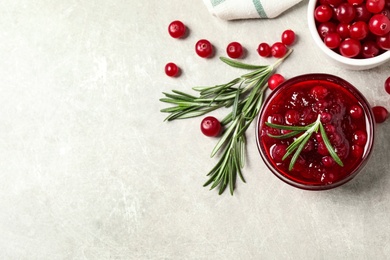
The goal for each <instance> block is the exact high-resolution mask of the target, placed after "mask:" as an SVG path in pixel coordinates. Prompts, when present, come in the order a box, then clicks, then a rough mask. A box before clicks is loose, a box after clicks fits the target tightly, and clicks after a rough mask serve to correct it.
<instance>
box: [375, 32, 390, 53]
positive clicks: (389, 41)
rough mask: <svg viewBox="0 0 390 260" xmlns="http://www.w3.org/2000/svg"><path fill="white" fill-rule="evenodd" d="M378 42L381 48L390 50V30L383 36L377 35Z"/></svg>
mask: <svg viewBox="0 0 390 260" xmlns="http://www.w3.org/2000/svg"><path fill="white" fill-rule="evenodd" d="M376 43H377V44H378V46H379V47H380V48H381V49H383V50H390V32H389V33H388V34H386V35H383V36H377V37H376Z"/></svg>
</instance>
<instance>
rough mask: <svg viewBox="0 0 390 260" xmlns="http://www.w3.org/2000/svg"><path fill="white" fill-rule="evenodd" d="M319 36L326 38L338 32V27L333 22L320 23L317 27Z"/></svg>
mask: <svg viewBox="0 0 390 260" xmlns="http://www.w3.org/2000/svg"><path fill="white" fill-rule="evenodd" d="M317 31H318V34H319V35H320V37H321V38H324V37H325V36H326V35H327V34H328V33H330V32H336V31H337V25H336V24H335V23H333V22H325V23H320V24H319V25H318V27H317Z"/></svg>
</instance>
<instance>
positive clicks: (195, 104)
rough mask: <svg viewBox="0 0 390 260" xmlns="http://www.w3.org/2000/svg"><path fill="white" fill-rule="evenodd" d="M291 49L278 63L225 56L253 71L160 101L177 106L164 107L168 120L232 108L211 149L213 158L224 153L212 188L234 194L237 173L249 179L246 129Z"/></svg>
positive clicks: (229, 62) (174, 93)
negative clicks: (260, 63)
mask: <svg viewBox="0 0 390 260" xmlns="http://www.w3.org/2000/svg"><path fill="white" fill-rule="evenodd" d="M291 52H292V49H291V50H289V51H288V52H287V54H286V55H285V56H284V57H283V58H281V59H278V60H277V61H276V62H275V63H274V64H272V65H265V66H257V65H250V64H245V63H242V62H238V61H235V60H231V59H228V58H224V57H221V58H220V59H221V61H223V62H224V63H226V64H227V65H229V66H232V67H235V68H239V69H246V70H250V72H248V73H246V74H243V75H241V76H240V77H238V78H235V79H233V80H231V81H229V82H228V83H225V84H221V85H215V86H206V87H194V88H193V90H194V91H196V92H198V94H199V95H197V96H194V95H190V94H187V93H184V92H181V91H177V90H172V93H163V94H164V95H165V98H161V99H160V101H162V102H165V103H169V104H173V105H174V106H172V107H168V108H164V109H162V110H161V112H165V113H169V115H168V117H167V118H166V119H165V120H167V121H171V120H175V119H185V118H191V117H197V116H201V115H204V114H207V113H209V112H211V111H214V110H216V109H219V108H221V107H231V108H232V111H231V112H230V113H229V114H227V115H226V116H225V118H224V119H223V120H222V121H221V124H222V125H223V126H224V127H225V131H224V132H223V134H222V135H221V137H220V140H219V142H218V143H217V144H216V146H215V147H214V149H213V151H212V152H211V157H214V156H215V155H216V154H221V157H220V159H219V161H218V162H217V164H216V165H215V166H214V167H213V168H212V169H211V171H210V172H209V173H208V174H207V176H209V179H208V181H207V182H206V183H205V184H204V186H208V185H210V184H211V188H210V189H214V188H216V187H218V188H219V194H222V193H223V192H224V191H225V189H226V187H227V186H229V190H230V193H231V194H232V195H233V192H234V188H235V183H236V179H237V175H239V177H240V179H241V180H242V181H243V182H245V179H244V177H243V175H242V171H241V169H242V168H243V167H244V165H245V143H246V137H245V132H246V130H247V129H248V127H249V126H250V124H251V123H252V121H253V119H254V118H255V117H256V115H257V114H258V112H259V111H260V108H261V105H262V103H263V97H264V95H263V94H264V91H265V89H266V88H267V80H268V78H269V77H270V76H271V75H272V73H273V72H274V70H275V69H276V68H277V67H278V66H279V64H280V63H282V62H283V60H284V59H285V58H287V57H288V56H289V55H290V53H291Z"/></svg>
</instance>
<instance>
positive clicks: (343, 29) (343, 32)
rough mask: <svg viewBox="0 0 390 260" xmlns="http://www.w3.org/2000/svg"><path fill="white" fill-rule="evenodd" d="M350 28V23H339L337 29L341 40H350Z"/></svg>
mask: <svg viewBox="0 0 390 260" xmlns="http://www.w3.org/2000/svg"><path fill="white" fill-rule="evenodd" d="M349 27H350V25H349V24H348V23H339V24H338V25H337V27H336V31H337V33H338V35H340V37H341V39H346V38H349V37H350V35H349Z"/></svg>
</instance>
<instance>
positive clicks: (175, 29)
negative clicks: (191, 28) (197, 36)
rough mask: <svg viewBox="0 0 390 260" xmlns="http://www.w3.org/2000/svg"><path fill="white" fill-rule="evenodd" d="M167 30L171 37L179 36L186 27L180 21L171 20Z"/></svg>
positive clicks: (182, 34) (183, 33)
mask: <svg viewBox="0 0 390 260" xmlns="http://www.w3.org/2000/svg"><path fill="white" fill-rule="evenodd" d="M168 32H169V34H170V35H171V36H172V37H173V38H181V37H183V36H184V35H185V33H186V27H185V25H184V24H183V23H182V22H181V21H178V20H176V21H173V22H171V23H170V24H169V26H168Z"/></svg>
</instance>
